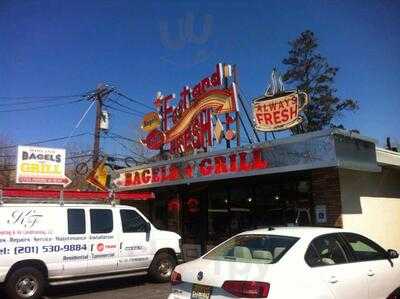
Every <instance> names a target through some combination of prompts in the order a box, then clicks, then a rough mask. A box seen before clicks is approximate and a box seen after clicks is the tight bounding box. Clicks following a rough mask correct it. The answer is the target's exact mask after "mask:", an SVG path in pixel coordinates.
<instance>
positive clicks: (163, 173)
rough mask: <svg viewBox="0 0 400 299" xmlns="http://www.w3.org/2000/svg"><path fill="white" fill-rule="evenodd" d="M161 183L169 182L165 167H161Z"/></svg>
mask: <svg viewBox="0 0 400 299" xmlns="http://www.w3.org/2000/svg"><path fill="white" fill-rule="evenodd" d="M160 169H161V182H164V181H167V180H168V176H167V170H166V169H165V166H161V167H160Z"/></svg>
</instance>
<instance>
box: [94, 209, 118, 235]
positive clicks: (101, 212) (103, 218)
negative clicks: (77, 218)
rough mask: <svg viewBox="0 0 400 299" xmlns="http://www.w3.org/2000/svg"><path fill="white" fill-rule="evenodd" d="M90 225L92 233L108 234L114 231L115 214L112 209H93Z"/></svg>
mask: <svg viewBox="0 0 400 299" xmlns="http://www.w3.org/2000/svg"><path fill="white" fill-rule="evenodd" d="M90 227H91V232H92V234H108V233H111V232H112V231H113V215H112V211H111V210H105V209H91V210H90Z"/></svg>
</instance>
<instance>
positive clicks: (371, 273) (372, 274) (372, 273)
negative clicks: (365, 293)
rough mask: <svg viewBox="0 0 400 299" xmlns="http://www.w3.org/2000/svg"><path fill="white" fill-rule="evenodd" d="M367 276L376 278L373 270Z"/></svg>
mask: <svg viewBox="0 0 400 299" xmlns="http://www.w3.org/2000/svg"><path fill="white" fill-rule="evenodd" d="M367 275H368V276H374V275H375V273H374V272H373V271H372V270H369V271H368V274H367Z"/></svg>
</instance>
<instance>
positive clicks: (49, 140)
mask: <svg viewBox="0 0 400 299" xmlns="http://www.w3.org/2000/svg"><path fill="white" fill-rule="evenodd" d="M84 135H90V133H81V134H76V135H72V136H65V137H59V138H53V139H47V140H40V141H35V142H30V143H25V144H20V145H35V144H42V143H47V142H53V141H59V140H64V139H67V138H69V137H71V138H72V137H79V136H84ZM14 147H18V144H14V145H7V146H3V147H0V149H6V148H14Z"/></svg>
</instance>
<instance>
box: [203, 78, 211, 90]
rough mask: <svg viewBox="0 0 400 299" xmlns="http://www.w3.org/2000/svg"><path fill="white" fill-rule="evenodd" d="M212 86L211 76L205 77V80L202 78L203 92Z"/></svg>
mask: <svg viewBox="0 0 400 299" xmlns="http://www.w3.org/2000/svg"><path fill="white" fill-rule="evenodd" d="M210 87H211V82H210V79H209V78H205V79H203V80H201V89H202V92H205V91H206V90H207V89H209V88H210Z"/></svg>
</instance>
